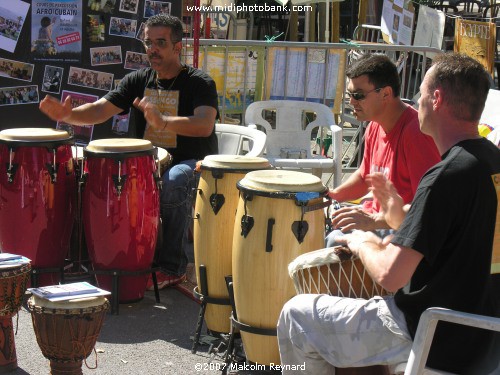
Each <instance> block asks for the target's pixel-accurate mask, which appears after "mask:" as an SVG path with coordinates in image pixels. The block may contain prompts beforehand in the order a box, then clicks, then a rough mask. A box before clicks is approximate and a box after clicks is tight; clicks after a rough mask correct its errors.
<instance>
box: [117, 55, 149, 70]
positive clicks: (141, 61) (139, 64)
mask: <svg viewBox="0 0 500 375" xmlns="http://www.w3.org/2000/svg"><path fill="white" fill-rule="evenodd" d="M148 66H149V59H148V55H147V54H145V53H139V52H132V51H127V53H126V55H125V65H124V66H123V67H124V68H125V69H130V70H138V69H141V68H147V67H148Z"/></svg>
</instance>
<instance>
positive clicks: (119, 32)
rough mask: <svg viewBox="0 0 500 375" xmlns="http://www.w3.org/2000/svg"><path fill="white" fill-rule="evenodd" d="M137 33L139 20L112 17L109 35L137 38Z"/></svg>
mask: <svg viewBox="0 0 500 375" xmlns="http://www.w3.org/2000/svg"><path fill="white" fill-rule="evenodd" d="M136 32H137V20H132V19H129V18H118V17H111V20H110V21H109V35H116V36H123V37H125V38H135V34H136Z"/></svg>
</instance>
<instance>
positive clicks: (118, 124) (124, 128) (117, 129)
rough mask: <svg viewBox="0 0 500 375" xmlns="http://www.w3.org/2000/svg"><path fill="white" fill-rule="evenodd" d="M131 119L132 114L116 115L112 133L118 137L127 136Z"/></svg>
mask: <svg viewBox="0 0 500 375" xmlns="http://www.w3.org/2000/svg"><path fill="white" fill-rule="evenodd" d="M129 119H130V113H127V114H126V115H114V116H113V120H112V122H111V123H112V125H111V131H112V132H113V133H115V134H118V135H124V134H127V133H128V122H129Z"/></svg>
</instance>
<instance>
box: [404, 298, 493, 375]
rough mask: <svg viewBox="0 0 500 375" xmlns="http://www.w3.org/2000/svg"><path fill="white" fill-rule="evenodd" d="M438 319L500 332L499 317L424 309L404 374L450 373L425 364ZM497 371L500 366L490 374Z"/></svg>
mask: <svg viewBox="0 0 500 375" xmlns="http://www.w3.org/2000/svg"><path fill="white" fill-rule="evenodd" d="M440 320H441V321H445V322H452V323H456V324H462V325H467V326H472V327H476V328H483V329H487V330H491V331H496V332H500V318H493V317H490V316H484V315H476V314H469V313H465V312H460V311H454V310H449V309H443V308H439V307H431V308H429V309H427V310H425V311H424V312H423V314H422V315H421V317H420V321H419V323H418V327H417V332H416V333H415V340H414V341H413V346H412V349H411V353H410V357H409V359H408V363H407V365H406V370H405V373H404V374H405V375H425V374H427V375H431V374H433V375H434V374H435V375H437V374H440V375H444V374H450V373H449V372H444V371H437V370H434V369H431V368H428V367H426V366H425V363H426V362H427V357H428V355H429V351H430V348H431V344H432V339H433V337H434V332H435V330H436V326H437V323H438V321H440ZM497 354H498V353H497ZM497 361H498V356H497ZM497 366H498V365H497ZM498 373H500V367H497V369H496V370H493V372H492V373H491V374H498Z"/></svg>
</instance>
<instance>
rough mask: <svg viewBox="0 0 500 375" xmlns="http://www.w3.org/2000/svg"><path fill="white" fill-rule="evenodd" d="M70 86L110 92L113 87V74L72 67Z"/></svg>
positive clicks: (69, 79) (69, 75) (69, 78)
mask: <svg viewBox="0 0 500 375" xmlns="http://www.w3.org/2000/svg"><path fill="white" fill-rule="evenodd" d="M68 85H74V86H82V87H89V88H91V89H96V90H104V91H109V90H111V86H112V85H113V74H112V73H106V72H99V71H96V70H89V69H82V68H77V67H75V66H70V68H69V74H68Z"/></svg>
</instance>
